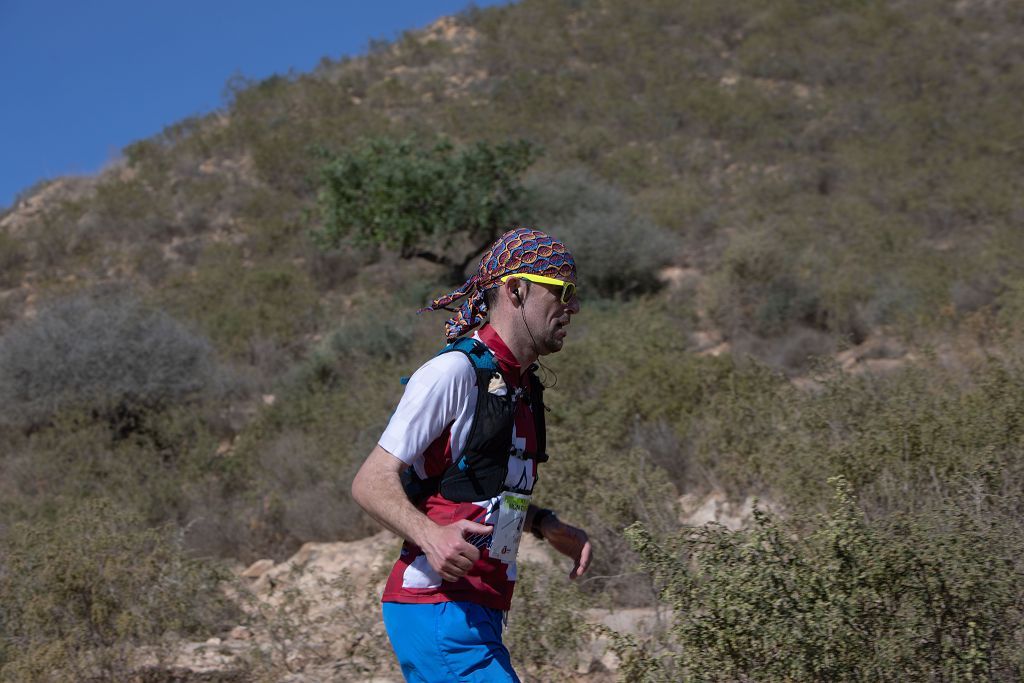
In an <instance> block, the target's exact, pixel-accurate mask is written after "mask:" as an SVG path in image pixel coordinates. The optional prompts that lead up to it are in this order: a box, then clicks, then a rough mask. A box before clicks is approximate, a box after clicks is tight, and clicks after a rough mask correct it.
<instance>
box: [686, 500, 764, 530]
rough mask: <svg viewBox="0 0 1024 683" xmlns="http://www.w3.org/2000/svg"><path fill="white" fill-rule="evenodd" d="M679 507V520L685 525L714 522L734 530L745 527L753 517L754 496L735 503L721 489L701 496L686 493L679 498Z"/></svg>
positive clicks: (702, 524)
mask: <svg viewBox="0 0 1024 683" xmlns="http://www.w3.org/2000/svg"><path fill="white" fill-rule="evenodd" d="M679 508H680V511H681V515H680V519H679V521H680V522H682V523H683V524H685V525H687V526H704V525H705V524H707V523H708V522H716V523H718V524H721V525H722V526H724V527H726V528H728V529H731V530H733V531H736V530H737V529H742V528H744V527H746V526H747V525H748V524H749V523H750V520H751V519H752V518H753V513H754V498H753V497H749V496H748V497H747V498H746V499H745V500H744V501H743V502H742V503H736V502H734V501H730V500H729V499H728V498H726V495H725V494H724V493H723V492H721V491H712V492H711V493H709V494H707V495H706V496H703V497H700V496H696V495H694V494H692V493H688V494H685V495H683V496H681V497H680V498H679Z"/></svg>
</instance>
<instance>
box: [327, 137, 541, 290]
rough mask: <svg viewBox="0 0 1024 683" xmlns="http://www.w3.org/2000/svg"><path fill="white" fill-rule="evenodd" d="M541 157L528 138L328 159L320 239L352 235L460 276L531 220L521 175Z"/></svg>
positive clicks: (371, 143)
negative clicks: (504, 235) (505, 234)
mask: <svg viewBox="0 0 1024 683" xmlns="http://www.w3.org/2000/svg"><path fill="white" fill-rule="evenodd" d="M538 152H539V150H538V149H537V148H536V147H535V146H534V145H532V144H531V143H529V142H528V141H526V140H517V141H514V142H506V143H501V144H497V145H491V144H489V143H487V142H476V143H474V144H471V145H466V146H463V147H458V148H457V147H455V145H453V144H452V143H451V142H449V141H448V140H444V139H442V140H440V141H438V142H436V143H435V144H434V145H433V146H431V147H421V146H418V145H416V144H414V143H413V142H412V141H411V140H410V139H405V140H391V139H388V138H374V139H370V140H366V141H364V142H362V143H361V144H359V145H357V146H355V147H354V148H352V149H348V150H346V151H344V152H342V153H341V154H339V155H337V156H334V157H330V155H328V158H329V161H328V163H327V164H326V165H324V167H323V169H322V170H321V179H322V181H323V183H322V187H321V190H320V197H319V200H320V208H321V213H322V218H323V222H324V227H323V230H322V231H321V233H320V237H321V240H322V241H323V242H324V243H325V244H328V245H332V246H333V245H337V244H339V243H340V242H341V240H342V239H343V238H344V237H346V236H349V235H351V236H353V237H354V238H355V240H356V241H357V242H359V243H362V244H378V245H383V246H386V247H389V248H393V249H397V250H398V251H399V253H400V254H401V255H402V256H403V257H404V258H414V257H419V258H424V259H427V260H429V261H432V262H434V263H440V264H443V265H445V266H448V267H449V268H451V269H452V270H453V272H455V271H457V272H458V274H459V275H461V272H462V270H463V269H464V268H465V266H466V265H467V264H468V263H469V261H470V260H471V259H472V258H473V257H474V256H475V255H476V254H478V253H479V251H480V250H481V249H483V248H484V247H486V246H487V245H488V244H489V243H490V242H492V241H493V240H494V239H495V238H496V237H497V235H498V234H499V232H500V230H501V229H502V228H504V227H505V226H507V225H509V224H510V223H513V222H519V221H522V220H524V219H525V216H523V214H522V210H523V208H524V206H523V202H522V200H523V198H524V194H525V191H524V188H523V185H522V183H521V181H520V177H521V175H522V173H523V172H524V171H525V170H526V168H527V167H528V166H529V165H530V163H531V162H532V161H533V160H534V159H535V158H536V157H537V155H538ZM453 252H455V253H453Z"/></svg>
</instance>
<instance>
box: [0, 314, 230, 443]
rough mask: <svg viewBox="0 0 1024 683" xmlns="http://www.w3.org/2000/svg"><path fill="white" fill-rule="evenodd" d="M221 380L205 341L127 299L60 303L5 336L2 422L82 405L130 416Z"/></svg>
mask: <svg viewBox="0 0 1024 683" xmlns="http://www.w3.org/2000/svg"><path fill="white" fill-rule="evenodd" d="M217 381H218V379H217V372H216V365H215V363H214V359H213V354H212V349H211V347H210V345H209V343H208V342H207V341H206V340H205V339H203V338H202V337H200V336H198V335H196V334H195V333H193V332H191V331H189V330H188V329H187V328H186V327H184V326H183V325H182V324H181V323H179V322H177V321H176V320H174V319H173V318H171V317H170V316H168V315H167V314H166V313H163V312H161V311H158V310H153V309H149V308H147V307H145V306H143V305H141V304H140V303H138V302H137V301H135V300H133V299H132V298H130V297H128V296H123V295H112V296H103V295H102V294H99V295H94V296H89V295H83V296H76V297H72V298H69V299H64V300H60V301H57V302H56V303H54V304H52V305H51V306H49V307H48V308H46V309H44V310H43V311H42V312H40V314H39V315H38V317H36V318H34V319H25V320H22V321H21V322H19V323H18V324H16V325H13V326H12V327H11V328H10V329H9V330H7V332H6V333H5V334H4V335H3V337H0V402H2V403H3V404H4V410H3V413H2V415H0V424H7V425H16V426H22V427H24V426H34V425H39V424H42V423H44V422H46V421H48V420H50V419H51V418H52V417H53V416H54V415H55V414H56V413H57V412H59V411H62V410H68V409H83V408H84V409H93V410H95V411H98V412H99V413H101V414H103V415H106V416H108V417H109V418H111V419H115V420H117V419H122V418H124V419H129V418H130V414H131V413H132V412H133V411H135V410H137V409H146V408H156V407H160V406H163V405H167V404H168V403H170V402H177V401H182V400H187V399H189V398H193V397H196V396H199V395H203V394H204V393H209V392H211V391H213V390H214V389H216V388H217Z"/></svg>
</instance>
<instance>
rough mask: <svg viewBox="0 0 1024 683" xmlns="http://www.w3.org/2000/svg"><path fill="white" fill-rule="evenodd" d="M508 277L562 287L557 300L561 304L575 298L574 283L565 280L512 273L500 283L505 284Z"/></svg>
mask: <svg viewBox="0 0 1024 683" xmlns="http://www.w3.org/2000/svg"><path fill="white" fill-rule="evenodd" d="M510 277H521V278H523V279H524V280H529V281H530V282H539V283H541V284H542V285H560V286H561V287H562V294H561V296H559V297H558V300H559V301H561V302H562V303H563V304H568V303H569V302H570V301H572V299H573V297H574V296H576V283H575V282H566V281H565V280H558V279H556V278H553V277H548V276H546V275H534V274H533V273H512V274H511V275H505V276H504V277H502V278H501V279H500V281H501V282H502V283H504V282H507V281H508V279H509V278H510Z"/></svg>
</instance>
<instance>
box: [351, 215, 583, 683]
mask: <svg viewBox="0 0 1024 683" xmlns="http://www.w3.org/2000/svg"><path fill="white" fill-rule="evenodd" d="M464 297H465V299H466V300H465V301H464V302H463V303H462V305H461V306H460V307H459V308H458V309H457V310H456V311H455V315H454V317H453V318H452V319H451V320H449V321H448V323H447V326H446V329H447V339H448V341H449V342H450V344H449V346H448V347H445V350H444V351H443V352H442V353H439V354H438V355H437V356H435V357H434V358H432V359H431V360H429V361H427V362H426V363H425V364H424V365H422V366H421V367H420V368H419V369H418V370H417V371H416V372H415V373H414V374H413V375H412V377H411V378H410V379H409V381H408V384H407V385H406V389H405V393H404V395H403V396H402V400H401V402H400V403H399V405H398V408H397V409H396V410H395V414H394V415H393V416H392V417H391V421H390V422H389V424H388V426H387V429H385V431H384V434H383V435H382V436H381V438H380V441H379V442H378V444H377V446H376V447H375V448H374V449H373V451H372V452H371V453H370V455H369V456H368V457H367V459H366V462H364V463H363V466H362V467H361V468H360V470H359V472H358V473H357V474H356V477H355V479H354V480H353V482H352V495H353V498H354V499H355V500H356V502H358V503H359V505H361V506H362V507H363V509H365V510H366V511H367V512H368V513H369V514H370V515H372V516H373V517H374V518H375V519H376V520H377V521H378V522H380V523H381V524H382V525H384V526H385V527H387V528H388V529H390V530H392V531H394V532H395V533H397V534H398V535H399V536H401V537H402V538H404V539H405V544H404V545H403V546H402V551H401V554H400V556H399V558H398V561H397V562H396V563H395V566H394V569H392V571H391V575H390V576H389V578H388V581H387V585H386V587H385V589H384V597H383V603H384V605H383V611H384V625H385V627H386V628H387V631H388V636H389V638H390V639H391V643H392V646H393V647H394V650H395V654H396V656H397V657H398V661H399V664H400V665H401V667H402V673H403V674H404V675H405V677H406V680H409V681H428V682H433V681H518V680H519V678H518V677H517V676H516V674H515V671H513V669H512V664H511V661H510V659H509V652H508V650H507V649H506V648H505V646H504V645H503V644H502V641H501V630H502V622H503V617H504V615H505V613H506V612H507V611H508V609H509V606H510V604H511V600H512V591H513V588H514V585H515V580H516V562H515V555H516V551H517V549H518V546H519V536H520V534H521V533H522V531H523V530H526V531H531V532H532V533H534V535H536V536H537V537H538V538H542V539H545V540H546V541H547V542H548V543H550V544H551V546H552V547H553V548H555V549H556V550H557V551H559V552H560V553H562V554H563V555H566V556H568V557H569V558H570V559H572V560H573V568H572V571H571V572H570V574H569V577H570V578H571V579H575V578H576V577H578V576H580V575H582V574H583V573H584V572H586V570H587V567H588V566H589V564H590V557H591V547H590V541H589V540H588V539H587V534H586V533H585V532H584V531H582V530H581V529H577V528H576V527H573V526H570V525H568V524H565V523H564V522H562V521H561V520H559V519H558V518H557V517H556V516H555V514H554V513H553V512H552V511H550V510H540V509H538V508H536V507H535V506H534V505H532V504H530V502H529V501H530V494H531V493H532V491H533V485H534V483H535V482H536V478H537V465H538V463H542V462H544V461H545V460H546V459H547V455H546V454H545V453H544V447H545V435H544V408H543V398H542V395H541V394H542V390H543V387H542V386H541V385H540V382H539V381H538V380H537V378H536V376H535V375H534V370H535V369H536V365H535V362H536V361H537V360H538V359H539V357H540V356H544V355H547V354H549V353H555V352H557V351H559V350H561V348H562V344H563V342H564V341H565V337H566V334H567V328H568V326H569V323H570V322H571V320H572V316H573V315H575V314H576V313H579V311H580V302H579V298H578V297H577V295H576V265H575V262H574V261H573V258H572V255H571V254H570V253H569V251H568V250H567V249H566V248H565V245H564V244H562V243H561V242H559V241H558V240H556V239H554V238H552V237H550V236H548V235H546V234H544V233H543V232H540V231H538V230H532V229H530V228H516V229H515V230H511V231H509V232H507V233H505V234H504V235H502V236H501V237H500V238H499V239H498V241H497V242H495V243H494V244H493V245H492V246H491V248H490V249H489V250H488V251H487V252H486V253H485V254H484V255H483V258H482V259H481V261H480V266H479V268H478V269H477V272H476V274H475V275H473V277H471V278H470V279H469V280H468V281H466V283H465V284H464V285H463V286H462V287H460V288H459V289H457V290H455V291H454V292H452V293H451V294H448V295H447V296H443V297H441V298H439V299H437V300H435V301H434V302H433V304H432V305H431V306H430V307H429V309H424V310H430V309H435V310H436V309H439V308H447V307H448V305H449V304H452V303H453V302H455V301H458V300H459V299H462V298H464ZM448 310H452V309H448ZM485 318H486V322H485ZM481 323H484V324H483V325H482V326H480V325H481ZM478 326H480V327H479V329H477V330H476V332H475V333H474V334H473V335H472V336H467V333H468V332H470V331H471V330H473V329H475V328H477V327H478Z"/></svg>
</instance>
